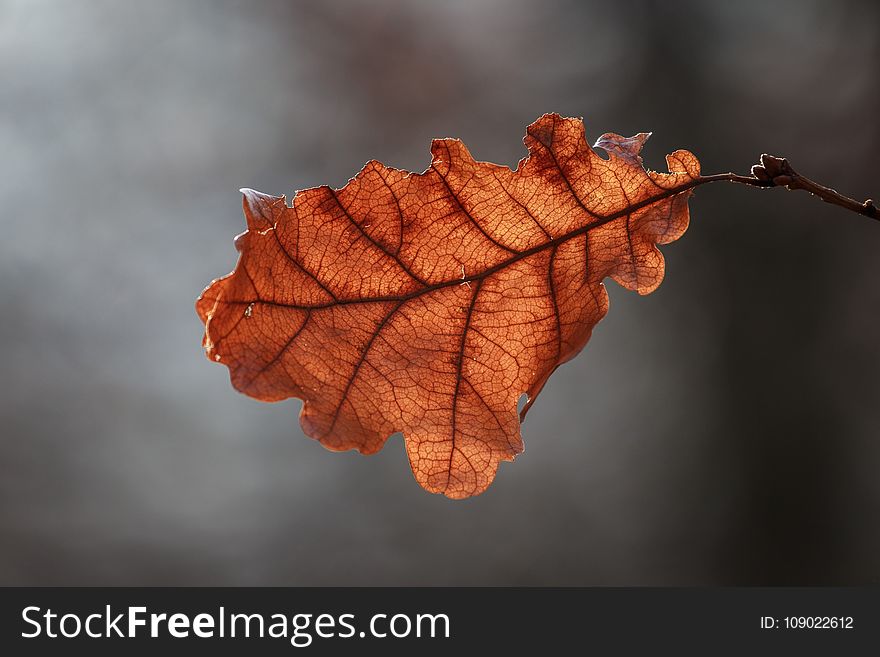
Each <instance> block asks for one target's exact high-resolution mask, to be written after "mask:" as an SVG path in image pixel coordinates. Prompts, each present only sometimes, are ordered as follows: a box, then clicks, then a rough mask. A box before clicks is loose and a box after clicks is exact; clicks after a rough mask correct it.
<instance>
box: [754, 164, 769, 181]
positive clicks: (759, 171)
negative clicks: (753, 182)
mask: <svg viewBox="0 0 880 657" xmlns="http://www.w3.org/2000/svg"><path fill="white" fill-rule="evenodd" d="M752 175H753V176H754V177H755V178H757V179H758V180H770V176H769V175H767V169H765V168H764V167H762V166H761V165H760V164H756V165H754V166H753V167H752Z"/></svg>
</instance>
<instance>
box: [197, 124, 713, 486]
mask: <svg viewBox="0 0 880 657" xmlns="http://www.w3.org/2000/svg"><path fill="white" fill-rule="evenodd" d="M648 136H649V135H648V134H645V133H642V134H638V135H636V136H634V137H630V138H624V137H621V136H620V135H616V134H612V133H608V134H605V135H603V136H602V137H600V138H599V140H598V141H597V142H596V147H598V148H601V149H603V150H604V151H605V152H606V153H607V154H608V156H609V157H608V159H604V158H603V157H600V155H598V154H597V153H596V152H595V151H594V150H592V149H591V148H590V147H589V146H588V145H587V142H586V140H585V137H584V126H583V122H582V121H581V120H580V119H572V118H562V117H560V116H558V115H555V114H548V115H545V116H542V117H541V118H540V119H538V120H537V121H535V122H534V123H533V124H532V125H530V126H529V128H528V130H527V135H526V137H525V139H524V141H525V145H526V147H527V149H528V156H527V157H526V158H524V159H523V160H522V161H521V162H520V163H519V165H518V166H517V168H516V169H515V170H511V169H510V168H508V167H505V166H499V165H495V164H491V163H487V162H476V161H474V159H473V157H472V156H471V154H470V153H469V152H468V150H467V149H466V148H465V146H464V144H462V143H461V142H460V141H458V140H456V139H439V140H435V141H434V142H433V144H432V146H431V153H432V155H433V158H432V162H431V166H430V167H429V168H428V169H427V170H426V171H425V172H424V173H421V174H414V173H408V172H405V171H400V170H397V169H393V168H391V167H387V166H384V165H382V164H380V163H379V162H376V161H371V162H368V163H367V164H366V166H364V168H363V169H362V170H361V172H360V173H358V174H357V176H355V177H354V178H352V179H351V180H350V181H349V182H348V183H347V184H346V185H345V186H344V187H342V188H341V189H338V190H337V189H331V188H330V187H327V186H323V187H316V188H313V189H307V190H304V191H300V192H297V193H296V195H295V196H294V198H293V200H292V202H291V204H290V205H289V206H288V205H287V203H286V201H285V198H284V197H283V196H281V197H279V196H269V195H266V194H261V193H259V192H255V191H253V190H242V191H243V194H244V213H245V217H246V219H247V231H246V232H244V233H242V234H241V235H239V236H238V237H237V238H236V240H235V243H236V246H237V248H238V250H239V251H240V257H239V261H238V264H237V266H236V268H235V270H234V271H233V272H232V273H231V274H229V275H227V276H226V277H224V278H221V279H219V280H215V281H214V282H213V283H211V285H210V286H209V287H208V288H207V289H206V290H205V291H204V293H203V294H202V296H201V297H200V298H199V300H198V301H197V303H196V308H197V310H198V313H199V316H200V317H201V318H202V320H203V321H204V322H205V339H204V347H205V350H206V352H207V355H208V357H209V358H211V359H212V360H215V361H217V362H220V363H222V364H224V365H226V366H227V367H229V370H230V374H231V379H232V384H233V386H234V387H235V388H236V389H238V390H240V391H241V392H244V393H246V394H248V395H250V396H252V397H255V398H257V399H260V400H263V401H277V400H282V399H286V398H288V397H299V398H301V399H303V400H304V404H303V408H302V412H301V414H300V422H301V424H302V428H303V430H304V431H305V433H306V434H307V435H309V436H311V437H313V438H316V439H317V440H319V441H320V442H321V443H322V444H323V445H325V446H326V447H328V448H330V449H332V450H349V449H356V450H358V451H360V452H362V453H365V454H370V453H374V452H376V451H378V450H379V449H381V448H382V446H383V445H384V443H385V441H386V440H387V438H388V437H389V436H390V435H391V434H393V433H395V432H402V433H403V436H404V440H405V443H406V451H407V454H408V456H409V460H410V464H411V466H412V470H413V473H414V475H415V478H416V480H417V481H418V482H419V484H421V485H422V486H423V487H425V488H426V489H427V490H429V491H431V492H437V493H443V494H445V495H447V496H449V497H453V498H463V497H468V496H471V495H476V494H478V493H481V492H483V491H484V490H485V489H486V488H487V487H488V485H489V484H490V483H491V482H492V479H493V478H494V476H495V472H496V470H497V467H498V463H499V462H500V461H505V460H513V458H514V456H515V455H517V454H519V453H520V452H522V451H523V443H522V438H521V436H520V421H521V419H523V418H524V417H525V413H526V411H527V410H528V408H529V406H530V405H531V404H532V403H534V401H535V398H536V397H537V395H538V393H539V392H540V391H541V388H542V387H543V386H544V384H545V382H546V381H547V379H548V377H549V376H550V375H551V374H552V373H553V371H554V370H555V369H556V368H557V367H558V366H559V365H560V364H562V363H564V362H566V361H567V360H570V359H571V358H573V357H574V356H575V355H576V354H577V353H578V352H579V351H580V350H581V349H582V348H583V347H584V345H585V344H586V342H587V340H588V339H589V337H590V334H591V332H592V329H593V327H594V326H595V325H596V323H597V322H598V321H599V320H600V319H601V318H602V317H603V316H604V315H605V313H606V312H607V310H608V296H607V293H606V291H605V287H604V285H603V283H602V281H603V279H605V278H606V277H610V278H612V279H613V280H615V281H617V282H618V283H619V284H621V285H622V286H624V287H626V288H628V289H630V290H635V291H637V292H639V293H640V294H647V293H649V292H651V291H652V290H654V289H655V288H656V287H657V286H658V285H659V284H660V281H661V280H662V278H663V271H664V263H663V257H662V255H661V254H660V252H659V251H658V250H657V248H656V245H657V244H665V243H668V242H671V241H673V240H675V239H677V238H678V237H680V236H681V235H682V234H683V233H684V231H685V229H686V228H687V225H688V208H687V199H688V196H689V195H690V190H691V189H692V188H693V187H695V186H696V185H697V184H698V181H699V179H700V171H699V163H698V162H697V159H696V158H695V157H694V155H693V154H691V153H689V152H687V151H676V152H675V153H673V154H672V155H669V156H667V158H666V159H667V164H668V167H669V171H670V172H669V173H657V172H652V171H646V170H645V169H644V168H643V166H642V161H641V158H640V157H639V151H640V150H641V148H642V145H643V144H644V142H645V140H646V139H647V138H648ZM522 393H527V395H528V403H527V405H526V406H525V407H524V408H523V411H522V414H521V416H520V417H518V416H517V401H518V399H519V397H520V396H521V394H522Z"/></svg>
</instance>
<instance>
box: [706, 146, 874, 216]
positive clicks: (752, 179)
mask: <svg viewBox="0 0 880 657" xmlns="http://www.w3.org/2000/svg"><path fill="white" fill-rule="evenodd" d="M699 180H700V183H699V184H703V183H708V182H716V181H727V182H736V183H741V184H743V185H752V186H753V187H785V188H786V189H789V190H795V189H802V190H804V191H807V192H810V194H813V195H814V196H817V197H819V198H820V199H822V200H823V201H825V202H826V203H831V204H832V205H838V206H840V207H842V208H845V209H847V210H850V211H851V212H855V213H857V214H861V215H864V216H866V217H869V218H871V219H875V220H877V221H880V212H878V211H877V206H876V205H874V201H873V200H872V199H867V200H865V201H864V202H862V203H859V202H858V201H856V200H855V199H852V198H850V197H849V196H844V195H843V194H841V193H840V192H838V191H836V190H834V189H831V188H830V187H826V186H825V185H820V184H819V183H817V182H816V181H815V180H810V179H809V178H807V177H806V176H802V175H801V174H799V173H798V172H797V171H795V170H794V169H792V167H791V165H790V164H789V163H788V160H786V159H785V158H784V157H776V156H775V155H767V154H766V153H764V154H763V155H761V163H760V164H756V165H755V166H753V167H752V175H751V176H741V175H738V174H735V173H716V174H713V175H711V176H700V179H699Z"/></svg>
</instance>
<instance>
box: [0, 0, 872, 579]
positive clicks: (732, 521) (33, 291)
mask: <svg viewBox="0 0 880 657" xmlns="http://www.w3.org/2000/svg"><path fill="white" fill-rule="evenodd" d="M728 5H730V6H728ZM878 82H880V5H878V4H877V3H871V2H847V1H836V2H833V3H832V2H827V3H816V2H802V1H801V2H794V1H792V2H766V1H760V2H758V1H752V2H742V3H735V7H734V3H720V2H718V3H701V2H675V3H669V2H665V3H661V2H641V3H636V2H608V3H588V2H578V3H575V2H536V1H532V2H526V1H524V0H520V1H515V0H514V1H508V2H502V1H501V0H480V1H474V0H459V1H456V2H385V1H380V0H362V1H358V2H308V3H297V2H266V1H261V2H192V1H191V2H177V1H175V2H171V1H163V2H142V3H137V2H110V1H107V2H61V1H56V2H41V1H31V0H28V1H24V0H22V1H19V2H9V1H7V2H0V152H2V155H3V164H2V176H0V204H2V208H3V211H2V218H0V222H2V236H3V239H2V240H0V304H2V308H3V313H2V319H0V368H2V384H0V385H2V391H0V392H2V394H0V427H2V439H0V583H3V584H236V585H239V584H240V585H245V584H260V585H266V584H278V585H281V584H285V585H287V584H290V585H299V584H302V585H321V584H338V585H345V584H399V585H419V584H432V585H443V584H462V585H467V584H473V585H486V584H495V585H508V584H523V585H608V584H621V585H625V584H635V585H691V584H696V585H709V584H831V583H849V584H859V583H871V582H874V583H876V582H878V581H880V523H878V519H880V477H878V469H880V403H878V402H880V377H878V372H880V225H877V224H876V222H871V221H870V220H868V219H866V218H863V217H859V216H857V215H855V214H850V213H847V212H845V211H843V210H841V209H839V208H835V207H832V206H829V205H826V204H823V203H821V202H819V201H818V200H816V199H813V198H810V197H809V196H808V195H807V194H804V193H788V192H786V191H784V190H770V191H763V190H757V189H751V188H745V187H740V186H734V185H713V186H707V187H703V188H701V189H699V190H698V191H697V194H696V195H695V197H694V199H693V200H692V202H691V209H692V218H693V221H692V226H691V229H690V231H689V232H688V234H687V235H686V236H685V237H684V238H683V239H682V240H681V241H680V242H678V243H676V244H673V245H670V246H668V247H665V249H664V253H665V254H666V257H667V265H668V266H667V272H668V273H667V278H666V281H665V282H664V283H663V285H662V286H661V287H660V289H659V290H658V291H657V292H656V293H655V294H653V295H651V296H649V297H646V298H640V297H637V296H636V295H633V294H631V293H628V292H625V291H624V290H622V289H620V288H618V287H616V286H615V285H613V284H610V285H609V288H610V293H611V297H612V308H611V312H610V314H609V316H608V318H607V319H606V320H605V321H603V322H602V323H601V324H600V325H599V327H598V328H597V330H596V332H595V334H594V337H593V339H592V341H591V342H590V344H589V345H588V347H587V348H586V350H585V351H584V352H583V353H582V355H581V356H580V357H579V358H578V359H577V360H575V361H574V362H572V363H570V364H568V365H566V366H565V367H563V368H562V369H560V370H559V371H558V372H557V373H556V375H555V376H554V377H553V378H552V379H551V381H550V383H549V384H548V385H547V387H546V389H545V390H544V392H543V394H542V396H541V399H540V400H539V401H538V403H537V404H536V405H535V407H534V409H533V410H532V411H531V413H530V415H529V418H528V420H527V422H526V423H525V425H524V438H525V443H526V452H525V453H524V454H523V455H522V456H520V457H519V458H518V459H517V461H516V463H515V464H510V463H506V464H502V466H501V468H500V470H499V473H498V477H497V479H496V481H495V483H494V485H493V486H492V487H491V488H490V489H489V491H488V492H487V493H485V494H484V495H482V496H480V497H477V498H474V499H470V500H467V501H464V502H452V501H449V500H447V499H445V498H442V497H438V496H432V495H429V494H427V493H425V492H424V491H422V490H421V489H420V488H419V487H418V486H417V484H416V483H415V481H414V480H413V478H412V475H411V473H410V470H409V466H408V463H407V460H406V456H405V454H404V450H403V445H402V441H401V439H400V437H399V436H395V437H394V438H392V439H391V440H390V441H389V443H388V445H387V446H386V448H385V449H384V450H383V451H382V452H381V453H380V454H378V455H376V456H373V457H369V458H367V457H363V456H360V455H358V454H355V453H346V454H335V453H331V452H328V451H326V450H324V448H322V447H321V446H320V445H319V444H317V443H316V442H314V441H312V440H309V439H307V438H305V437H304V436H303V435H302V433H301V431H300V429H299V425H298V423H297V413H298V411H299V402H298V401H296V400H292V401H288V402H285V403H280V404H274V405H266V404H261V403H259V402H256V401H254V400H252V399H249V398H246V397H244V396H242V395H239V394H238V393H236V392H234V391H233V389H232V388H231V386H230V385H229V381H228V375H227V371H226V369H225V368H223V367H221V366H218V365H215V364H212V363H210V362H208V361H207V360H206V359H205V358H204V355H203V352H202V350H201V346H200V340H201V335H202V326H201V324H200V322H199V320H198V318H197V317H196V314H195V312H194V310H193V302H194V300H195V298H196V296H197V295H198V293H199V292H200V291H201V289H202V288H203V287H204V286H205V285H206V284H207V283H208V282H209V281H210V280H211V279H212V278H214V277H216V276H219V275H221V274H224V273H226V272H228V271H229V270H230V269H231V268H232V267H233V265H234V263H235V259H236V253H235V251H234V249H233V246H232V238H233V236H234V235H235V234H236V233H238V232H240V231H241V230H243V228H244V219H243V217H242V214H241V207H240V196H239V194H238V191H237V190H238V188H239V187H243V186H248V187H254V188H256V189H259V190H261V191H264V192H268V193H273V194H281V193H287V194H291V193H293V191H294V190H296V189H301V188H305V187H311V186H315V185H318V184H322V183H327V184H331V185H334V186H340V185H342V184H344V183H345V181H346V180H347V179H348V178H349V177H350V176H352V175H354V174H355V173H356V172H357V170H358V169H359V168H360V167H361V166H362V165H363V163H364V162H365V161H367V160H368V159H370V158H377V159H379V160H381V161H383V162H385V163H387V164H390V165H393V166H396V167H402V168H407V169H411V170H417V171H421V170H423V169H424V168H425V167H426V166H427V165H428V164H429V162H430V155H429V151H428V148H429V143H430V139H431V138H432V137H442V136H457V137H461V138H462V139H463V140H464V141H465V143H466V144H468V146H469V147H470V149H471V151H472V152H473V153H474V155H475V156H476V157H477V158H478V159H485V160H490V161H495V162H500V163H504V164H509V165H514V164H515V163H516V162H517V160H519V159H520V158H521V157H522V156H523V155H524V147H523V145H522V142H521V139H522V137H523V135H524V134H525V127H526V125H527V124H528V123H530V122H531V121H532V120H534V119H535V118H536V117H538V116H539V115H541V114H543V113H545V112H551V111H556V112H560V113H563V114H567V115H574V116H583V117H585V122H586V126H587V137H588V139H589V140H590V141H591V142H592V141H593V140H594V139H595V138H596V137H597V136H598V135H600V134H601V133H603V132H606V131H615V132H619V133H624V134H632V133H635V132H638V131H643V130H644V131H648V130H653V131H654V136H653V137H652V139H651V141H650V142H649V143H648V145H647V148H646V151H645V161H646V164H647V165H648V166H651V167H654V168H661V167H662V166H663V156H664V155H665V154H666V153H668V152H670V151H672V150H674V149H676V148H688V149H691V150H693V151H694V152H695V153H696V154H697V155H698V156H699V157H700V159H701V161H702V164H703V170H704V172H707V173H714V172H720V171H728V170H734V171H737V172H741V173H745V172H747V171H748V168H749V166H750V165H751V164H752V163H753V162H754V161H755V160H756V158H757V156H758V155H759V154H760V153H761V152H764V151H767V152H770V153H774V154H779V155H785V156H788V157H789V158H790V160H791V161H792V162H793V164H794V166H795V168H797V169H798V170H800V171H801V172H802V173H804V174H806V175H808V176H811V177H813V178H815V179H817V180H819V181H821V182H824V183H826V184H829V185H831V186H835V187H837V188H838V189H839V190H840V191H842V192H844V193H849V194H851V195H853V196H855V197H857V198H859V199H862V198H865V197H866V196H870V195H871V194H874V195H880V175H878V173H880V165H878V156H877V153H878V152H880V122H878V118H880V84H878ZM875 198H877V196H875Z"/></svg>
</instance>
